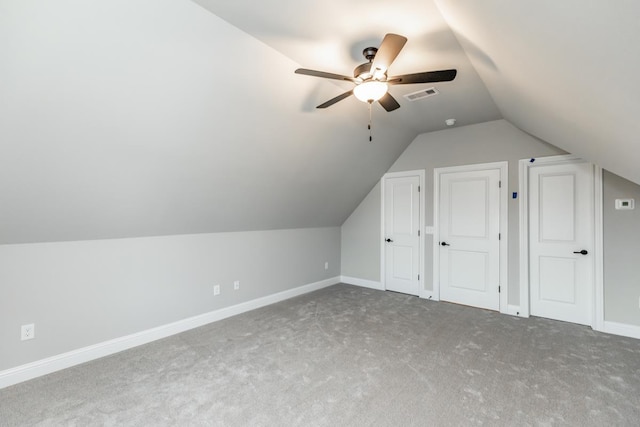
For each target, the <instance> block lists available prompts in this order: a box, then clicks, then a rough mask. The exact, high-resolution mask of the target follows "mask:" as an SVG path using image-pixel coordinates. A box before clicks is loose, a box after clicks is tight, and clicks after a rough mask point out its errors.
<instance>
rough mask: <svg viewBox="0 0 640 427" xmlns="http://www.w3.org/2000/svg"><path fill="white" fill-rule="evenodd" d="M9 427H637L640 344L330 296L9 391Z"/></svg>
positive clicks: (346, 293) (416, 305) (387, 296)
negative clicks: (186, 426)
mask: <svg viewBox="0 0 640 427" xmlns="http://www.w3.org/2000/svg"><path fill="white" fill-rule="evenodd" d="M0 425H2V426H22V425H56V426H58V425H64V426H68V425H92V426H94V425H113V426H115V425H117V426H121V425H126V426H147V425H148V426H163V425H178V426H185V425H196V426H199V425H228V426H245V425H247V426H261V425H264V426H310V425H313V426H315V425H324V426H329V425H331V426H368V425H376V426H378V425H380V426H387V425H388V426H391V425H393V426H401V425H402V426H406V425H423V426H440V425H442V426H446V425H509V426H527V425H572V426H589V425H593V426H625V425H628V426H638V425H640V340H634V339H629V338H622V337H616V336H612V335H607V334H602V333H597V332H594V331H592V330H591V329H590V328H587V327H583V326H578V325H573V324H568V323H562V322H556V321H552V320H546V319H540V318H530V319H520V318H515V317H511V316H506V315H501V314H497V313H493V312H489V311H484V310H479V309H474V308H469V307H463V306H458V305H453V304H448V303H437V302H431V301H425V300H421V299H418V298H415V297H409V296H405V295H401V294H394V293H390V292H380V291H373V290H368V289H363V288H358V287H353V286H348V285H336V286H332V287H330V288H326V289H324V290H321V291H318V292H314V293H311V294H308V295H304V296H301V297H298V298H295V299H292V300H288V301H285V302H282V303H279V304H275V305H272V306H269V307H265V308H262V309H259V310H255V311H252V312H250V313H246V314H243V315H240V316H236V317H233V318H230V319H227V320H224V321H221V322H217V323H214V324H211V325H207V326H204V327H202V328H198V329H194V330H192V331H189V332H186V333H183V334H180V335H176V336H173V337H170V338H167V339H164V340H161V341H157V342H154V343H151V344H148V345H145V346H141V347H138V348H135V349H132V350H129V351H126V352H123V353H119V354H116V355H113V356H110V357H107V358H103V359H100V360H96V361H94V362H90V363H87V364H84V365H81V366H77V367H74V368H71V369H67V370H65V371H61V372H58V373H55V374H51V375H48V376H46V377H42V378H39V379H35V380H32V381H29V382H26V383H23V384H18V385H16V386H13V387H9V388H6V389H3V390H0Z"/></svg>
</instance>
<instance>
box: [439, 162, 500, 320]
mask: <svg viewBox="0 0 640 427" xmlns="http://www.w3.org/2000/svg"><path fill="white" fill-rule="evenodd" d="M499 182H500V170H499V169H487V170H478V171H471V172H452V173H442V174H441V175H440V189H439V194H440V196H439V197H440V200H439V214H438V215H439V232H438V234H439V239H440V243H444V244H445V245H444V246H443V245H442V244H441V245H439V246H438V250H439V252H440V254H439V255H440V266H439V271H440V299H442V300H444V301H450V302H455V303H459V304H465V305H471V306H474V307H480V308H486V309H490V310H498V309H499V308H500V294H499V291H498V287H499V285H500V283H499V280H500V241H499V232H500V189H499Z"/></svg>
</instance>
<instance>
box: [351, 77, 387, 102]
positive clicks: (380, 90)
mask: <svg viewBox="0 0 640 427" xmlns="http://www.w3.org/2000/svg"><path fill="white" fill-rule="evenodd" d="M388 89H389V87H388V86H387V84H386V83H384V82H378V81H368V82H364V83H361V84H359V85H357V86H356V87H355V88H353V94H354V95H355V96H356V98H358V99H359V100H360V101H362V102H375V101H377V100H379V99H380V98H382V97H383V96H384V95H385V94H386V93H387V90H388Z"/></svg>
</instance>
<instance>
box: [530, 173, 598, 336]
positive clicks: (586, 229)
mask: <svg viewBox="0 0 640 427" xmlns="http://www.w3.org/2000/svg"><path fill="white" fill-rule="evenodd" d="M593 182H594V178H593V166H592V165H590V164H588V163H566V164H559V165H541V166H536V167H531V168H530V169H529V275H530V302H531V314H532V315H535V316H542V317H547V318H550V319H557V320H563V321H567V322H573V323H580V324H584V325H590V324H591V318H592V310H591V304H592V294H593V268H594V260H593V255H592V253H591V252H593V236H594V223H593V203H594V202H593ZM583 249H584V250H586V251H587V252H588V253H587V254H586V255H582V254H580V253H574V252H579V251H581V250H583Z"/></svg>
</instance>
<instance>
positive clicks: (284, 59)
mask: <svg viewBox="0 0 640 427" xmlns="http://www.w3.org/2000/svg"><path fill="white" fill-rule="evenodd" d="M639 16H640V5H639V4H638V2H635V1H629V0H627V1H624V0H620V1H616V2H604V1H600V0H597V1H596V0H591V1H578V0H567V1H562V2H557V1H549V0H544V1H539V2H527V1H524V0H518V1H510V2H506V1H497V0H488V1H482V2H474V1H471V0H463V1H458V0H437V2H435V1H434V0H399V1H393V2H390V1H383V0H354V1H349V2H339V1H337V0H326V1H322V2H319V1H312V0H299V1H292V0H263V1H260V2H256V1H253V0H252V1H249V0H236V1H228V0H194V1H190V0H137V1H135V2H132V1H129V0H112V1H108V2H107V1H105V2H86V1H84V0H59V1H56V2H51V1H46V0H25V1H3V2H0V58H2V61H1V63H0V244H3V243H21V242H44V241H58V240H81V239H99V238H117V237H133V236H150V235H166V234H182V233H199V232H223V231H241V230H256V229H275V228H294V227H315V226H337V225H340V224H341V223H342V222H343V221H344V220H345V219H346V218H347V217H348V215H349V214H350V213H351V212H352V211H353V209H354V208H355V207H356V206H357V204H358V203H359V202H360V200H362V198H363V197H364V196H365V195H366V194H367V192H368V191H369V190H370V189H371V188H372V187H373V185H374V184H375V182H376V181H377V180H378V179H379V177H380V176H381V175H382V174H383V173H384V172H385V171H386V170H387V169H388V167H389V166H390V165H391V164H392V163H393V161H394V160H395V159H396V158H397V157H398V155H399V154H400V153H401V152H402V151H403V150H404V148H406V146H407V145H408V144H409V143H410V142H411V141H412V139H413V138H414V137H415V136H416V135H417V134H418V133H422V132H429V131H434V130H440V129H443V128H444V127H445V125H444V120H445V119H447V118H456V119H457V120H458V125H466V124H473V123H479V122H484V121H488V120H494V119H499V118H502V117H504V118H506V119H508V120H509V121H511V122H512V123H513V124H514V125H516V126H518V127H520V128H521V129H523V130H524V131H526V132H529V133H531V134H533V135H535V136H537V137H539V138H541V139H543V140H545V141H547V142H550V143H552V144H554V145H557V146H558V147H561V148H563V149H565V150H567V151H569V152H573V153H576V154H578V155H581V156H583V157H585V158H586V159H588V160H591V161H594V162H595V163H598V164H600V165H601V166H603V167H605V168H607V169H610V170H611V171H613V172H615V173H618V174H620V175H622V176H624V177H626V178H628V179H631V180H632V181H635V182H640V172H639V170H640V169H638V168H637V167H636V163H637V160H640V159H639V158H638V157H639V150H638V148H637V147H638V144H637V142H636V141H637V138H638V135H639V134H640V132H639V131H640V128H639V126H640V125H639V124H638V123H640V122H639V121H638V120H637V116H638V113H640V111H639V107H638V105H639V103H638V102H637V99H636V97H637V93H638V92H639V91H638V89H639V85H640V84H639V81H640V80H639V79H638V78H637V76H638V75H640V73H639V72H640V55H639V47H638V46H639V44H638V43H637V41H638V40H639V39H640V27H639V26H638V25H637V18H638V17H639ZM388 32H396V33H399V34H403V35H405V36H407V37H408V38H409V42H408V43H407V45H406V46H405V48H404V50H403V51H402V53H401V54H400V56H399V57H398V58H397V60H396V62H395V63H394V64H393V67H392V69H391V70H390V73H391V74H403V73H411V72H417V71H423V70H437V69H445V68H456V69H458V72H459V74H458V77H457V78H456V80H455V81H453V82H450V83H440V84H435V85H415V86H413V85H407V86H394V87H392V88H391V91H392V94H393V95H394V96H395V97H396V98H397V99H398V100H399V102H400V104H401V105H402V107H401V108H400V109H399V110H396V111H394V112H391V113H387V112H385V111H383V110H382V108H380V107H379V106H378V105H374V108H373V133H374V140H373V142H372V143H369V141H368V131H367V123H368V119H369V117H368V110H367V106H366V104H363V103H361V102H359V101H357V100H356V99H355V98H349V99H346V100H344V101H342V102H340V103H338V104H336V105H334V106H332V107H331V108H329V109H327V110H316V109H315V108H314V107H315V105H318V104H320V103H322V102H324V101H326V100H327V99H329V98H331V97H333V96H336V95H337V94H339V93H341V92H343V91H344V90H345V88H349V87H350V86H349V85H345V84H342V83H339V82H335V81H325V80H322V79H314V78H311V77H308V76H301V75H296V74H294V73H293V71H294V70H295V69H296V68H298V67H301V66H303V67H306V68H313V69H319V70H326V71H330V72H336V73H341V74H349V73H350V72H351V70H352V69H353V68H354V67H355V66H356V65H358V64H359V63H361V62H364V58H362V56H361V51H362V49H364V48H365V47H367V46H377V45H379V43H380V41H381V40H382V37H383V36H384V34H385V33H388ZM429 86H435V87H436V88H437V89H438V90H439V91H440V94H439V95H438V96H435V97H430V98H427V99H424V100H421V101H417V102H413V103H410V102H408V101H407V100H406V99H404V98H403V96H402V95H404V94H406V93H408V92H412V91H414V90H418V89H421V88H422V89H423V88H426V87H429Z"/></svg>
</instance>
